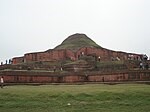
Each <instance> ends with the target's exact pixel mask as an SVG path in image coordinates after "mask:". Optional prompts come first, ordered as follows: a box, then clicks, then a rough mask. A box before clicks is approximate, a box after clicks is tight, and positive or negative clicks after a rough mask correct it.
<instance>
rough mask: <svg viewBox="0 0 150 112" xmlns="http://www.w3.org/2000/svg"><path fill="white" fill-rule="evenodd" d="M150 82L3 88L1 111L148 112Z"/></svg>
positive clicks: (1, 92) (0, 95)
mask: <svg viewBox="0 0 150 112" xmlns="http://www.w3.org/2000/svg"><path fill="white" fill-rule="evenodd" d="M149 105H150V86H149V85H144V84H120V85H103V84H100V85H99V84H92V85H91V84H87V85H41V86H25V85H19V86H6V87H5V88H4V89H0V111H1V112H148V111H149V110H150V106H149Z"/></svg>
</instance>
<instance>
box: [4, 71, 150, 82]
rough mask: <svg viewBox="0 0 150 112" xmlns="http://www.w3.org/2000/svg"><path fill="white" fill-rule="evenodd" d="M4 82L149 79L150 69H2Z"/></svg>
mask: <svg viewBox="0 0 150 112" xmlns="http://www.w3.org/2000/svg"><path fill="white" fill-rule="evenodd" d="M2 75H3V77H4V81H5V82H6V83H77V82H120V81H121V82H122V81H150V71H143V72H142V71H133V72H123V73H109V74H104V73H103V74H102V73H90V74H87V75H82V74H74V73H70V74H64V75H58V73H51V72H28V71H3V72H2Z"/></svg>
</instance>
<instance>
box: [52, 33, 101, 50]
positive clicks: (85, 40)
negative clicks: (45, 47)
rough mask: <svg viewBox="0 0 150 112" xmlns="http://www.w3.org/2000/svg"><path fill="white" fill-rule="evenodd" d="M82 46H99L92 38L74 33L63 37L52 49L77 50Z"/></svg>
mask: <svg viewBox="0 0 150 112" xmlns="http://www.w3.org/2000/svg"><path fill="white" fill-rule="evenodd" d="M82 47H95V48H100V46H99V45H98V44H96V43H95V42H94V41H93V40H92V39H90V38H89V37H87V36H86V35H85V34H79V33H77V34H74V35H71V36H69V37H68V38H67V39H65V40H64V41H63V42H62V43H61V44H60V45H58V46H57V47H55V48H54V49H71V50H78V49H80V48H82Z"/></svg>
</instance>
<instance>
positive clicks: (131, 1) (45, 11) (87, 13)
mask: <svg viewBox="0 0 150 112" xmlns="http://www.w3.org/2000/svg"><path fill="white" fill-rule="evenodd" d="M75 33H84V34H86V35H87V36H88V37H90V38H91V39H93V40H94V41H95V42H96V43H97V44H99V45H100V46H102V47H104V48H108V49H112V50H116V51H125V52H131V53H139V54H147V55H148V56H150V44H149V43H150V0H0V61H4V62H5V60H6V59H10V58H13V57H18V56H23V55H24V54H25V53H29V52H39V51H45V50H47V49H52V48H54V47H55V46H57V45H58V44H60V43H61V42H62V41H63V40H64V39H65V38H67V37H68V36H69V35H72V34H75Z"/></svg>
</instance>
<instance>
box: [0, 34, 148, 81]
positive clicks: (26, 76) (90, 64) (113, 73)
mask: <svg viewBox="0 0 150 112" xmlns="http://www.w3.org/2000/svg"><path fill="white" fill-rule="evenodd" d="M78 36H79V37H80V36H81V37H85V38H86V35H82V34H75V35H73V38H76V37H78ZM69 39H72V37H71V38H69ZM78 39H79V40H80V38H78ZM81 40H82V39H81ZM76 43H77V42H76ZM60 46H61V45H59V47H60ZM95 46H96V47H95ZM95 46H91V45H85V46H82V47H80V48H77V49H71V48H63V47H62V48H61V47H60V48H59V49H57V48H58V47H56V48H54V49H49V50H47V51H43V52H35V53H27V54H24V56H22V57H14V58H13V59H12V63H11V64H9V65H2V66H0V73H1V74H0V75H3V76H4V79H5V81H6V82H7V83H76V82H104V81H105V82H115V81H116V82H120V81H123V82H124V81H150V71H149V69H148V68H147V69H145V70H143V69H140V68H138V69H137V68H134V67H139V63H140V62H144V63H149V64H150V61H149V60H147V57H146V61H145V59H144V58H145V57H144V55H143V54H135V53H126V52H121V51H119V52H118V51H113V50H109V49H106V48H103V47H97V45H95ZM83 57H84V61H83V60H82V59H83ZM91 57H92V60H93V61H90V60H91ZM65 60H69V61H70V62H71V64H68V63H67V64H66V65H64V66H63V68H62V65H59V66H57V65H56V68H57V69H59V71H58V70H57V71H55V70H54V68H53V66H55V65H54V64H52V66H50V65H51V64H48V65H44V64H42V62H48V63H53V62H56V63H57V64H58V63H59V64H60V62H63V61H65ZM115 61H118V62H123V63H122V64H118V65H117V64H115V65H113V64H112V65H107V64H105V62H106V63H107V62H109V63H112V62H115ZM74 62H75V63H74ZM97 62H98V64H100V65H99V66H97ZM101 62H103V63H104V65H105V66H104V65H103V63H101ZM37 63H38V64H37ZM56 63H55V64H56ZM27 67H31V69H27ZM39 68H40V69H39ZM56 68H55V69H56ZM131 68H132V69H131ZM5 69H10V71H5ZM61 69H63V71H62V70H61ZM77 69H78V70H77ZM3 70H4V71H3ZM30 70H33V71H30ZM41 70H43V71H41Z"/></svg>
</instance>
